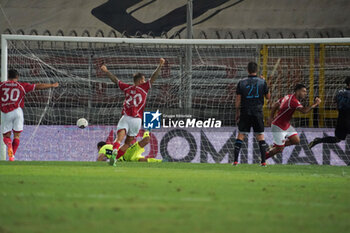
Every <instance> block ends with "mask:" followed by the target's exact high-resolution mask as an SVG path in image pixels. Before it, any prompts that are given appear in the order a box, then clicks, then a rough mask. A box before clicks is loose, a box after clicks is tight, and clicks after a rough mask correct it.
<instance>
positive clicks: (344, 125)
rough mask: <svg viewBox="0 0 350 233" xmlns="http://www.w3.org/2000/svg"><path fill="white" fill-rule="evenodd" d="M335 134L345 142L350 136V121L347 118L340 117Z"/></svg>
mask: <svg viewBox="0 0 350 233" xmlns="http://www.w3.org/2000/svg"><path fill="white" fill-rule="evenodd" d="M334 134H335V136H336V137H337V138H339V139H340V140H345V139H346V136H347V135H348V134H350V119H348V118H347V117H346V116H341V115H339V117H338V120H337V126H336V127H335V133H334Z"/></svg>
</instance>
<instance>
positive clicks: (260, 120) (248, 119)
mask: <svg viewBox="0 0 350 233" xmlns="http://www.w3.org/2000/svg"><path fill="white" fill-rule="evenodd" d="M252 127H253V130H254V133H263V132H264V116H263V114H257V115H246V114H243V115H241V116H240V119H239V122H238V130H239V132H241V133H248V132H250V129H251V128H252Z"/></svg>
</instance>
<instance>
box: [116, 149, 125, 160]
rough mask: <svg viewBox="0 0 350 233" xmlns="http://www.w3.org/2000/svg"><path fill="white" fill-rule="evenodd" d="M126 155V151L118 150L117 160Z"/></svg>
mask: <svg viewBox="0 0 350 233" xmlns="http://www.w3.org/2000/svg"><path fill="white" fill-rule="evenodd" d="M124 154H125V151H122V150H118V155H117V159H119V158H120V157H122V156H123V155H124Z"/></svg>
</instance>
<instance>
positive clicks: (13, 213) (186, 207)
mask: <svg viewBox="0 0 350 233" xmlns="http://www.w3.org/2000/svg"><path fill="white" fill-rule="evenodd" d="M349 219H350V167H335V166H302V165H294V166H293V165H275V166H268V167H266V168H263V167H259V166H258V165H240V166H238V167H232V166H230V165H229V164H190V163H161V164H146V163H119V164H118V166H117V167H116V168H115V167H111V166H108V165H106V164H105V163H94V162H20V161H19V162H13V163H9V162H6V161H2V162H0V233H4V232H6V233H7V232H13V233H17V232H51V233H52V232H59V233H62V232H63V233H68V232H75V233H78V232H82V233H88V232H122V233H127V232H140V233H147V232H152V233H154V232H167V233H168V232H182V233H187V232H191V233H195V232H215V233H217V232H240V233H242V232H260V233H261V232H262V233H264V232H283V233H286V232H298V233H301V232H315V233H316V232H317V233H320V232H332V233H334V232H348V231H349V229H350V220H349Z"/></svg>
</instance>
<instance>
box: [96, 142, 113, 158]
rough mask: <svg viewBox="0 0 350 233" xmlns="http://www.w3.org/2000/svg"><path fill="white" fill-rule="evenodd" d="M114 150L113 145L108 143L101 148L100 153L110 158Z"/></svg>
mask: <svg viewBox="0 0 350 233" xmlns="http://www.w3.org/2000/svg"><path fill="white" fill-rule="evenodd" d="M112 152H113V145H112V144H106V145H104V146H103V147H101V149H100V150H99V152H98V154H104V155H105V156H106V157H107V158H110V157H111V156H112Z"/></svg>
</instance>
